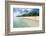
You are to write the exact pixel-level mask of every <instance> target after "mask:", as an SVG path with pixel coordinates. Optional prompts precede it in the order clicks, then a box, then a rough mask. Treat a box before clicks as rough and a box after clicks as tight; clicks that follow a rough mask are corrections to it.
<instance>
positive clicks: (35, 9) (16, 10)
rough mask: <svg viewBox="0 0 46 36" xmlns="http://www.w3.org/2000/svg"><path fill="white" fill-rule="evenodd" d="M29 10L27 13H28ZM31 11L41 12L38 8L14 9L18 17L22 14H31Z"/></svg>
mask: <svg viewBox="0 0 46 36" xmlns="http://www.w3.org/2000/svg"><path fill="white" fill-rule="evenodd" d="M26 10H27V12H26ZM30 11H33V12H34V11H38V12H39V9H38V8H13V12H14V14H16V15H22V14H25V13H29V12H30Z"/></svg>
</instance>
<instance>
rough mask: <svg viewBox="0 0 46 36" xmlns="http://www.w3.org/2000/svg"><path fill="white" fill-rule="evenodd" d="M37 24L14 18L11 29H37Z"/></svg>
mask: <svg viewBox="0 0 46 36" xmlns="http://www.w3.org/2000/svg"><path fill="white" fill-rule="evenodd" d="M38 25H39V23H37V22H35V23H34V21H32V20H29V19H25V18H23V17H16V18H14V20H13V28H23V27H37V26H38Z"/></svg>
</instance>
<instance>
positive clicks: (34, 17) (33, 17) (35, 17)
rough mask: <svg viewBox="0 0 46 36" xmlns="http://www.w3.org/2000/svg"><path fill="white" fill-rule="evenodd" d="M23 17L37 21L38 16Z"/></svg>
mask: <svg viewBox="0 0 46 36" xmlns="http://www.w3.org/2000/svg"><path fill="white" fill-rule="evenodd" d="M23 18H24V19H29V20H34V21H39V16H31V17H23Z"/></svg>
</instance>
